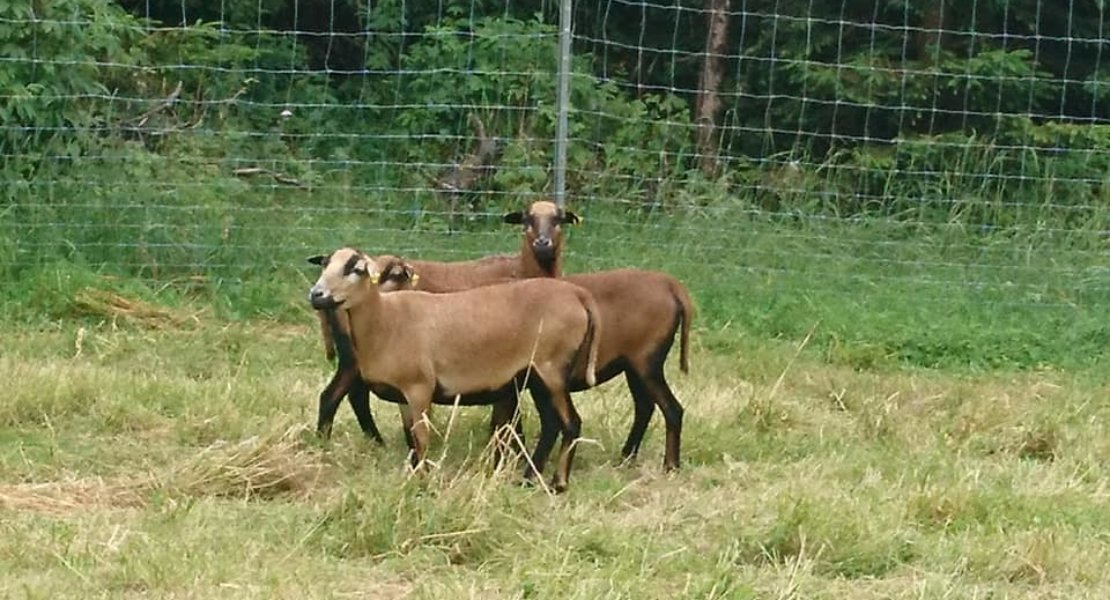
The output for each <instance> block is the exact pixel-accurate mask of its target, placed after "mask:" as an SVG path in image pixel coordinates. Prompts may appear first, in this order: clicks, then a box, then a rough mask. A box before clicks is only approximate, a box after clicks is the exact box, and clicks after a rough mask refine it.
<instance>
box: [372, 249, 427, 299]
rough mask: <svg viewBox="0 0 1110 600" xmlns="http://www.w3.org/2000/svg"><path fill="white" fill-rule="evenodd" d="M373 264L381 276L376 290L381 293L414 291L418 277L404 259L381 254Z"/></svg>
mask: <svg viewBox="0 0 1110 600" xmlns="http://www.w3.org/2000/svg"><path fill="white" fill-rule="evenodd" d="M374 264H375V265H376V266H377V268H378V273H380V274H381V276H380V277H379V279H378V290H380V291H381V292H396V291H398V290H413V289H416V283H417V282H418V281H419V280H420V275H419V274H417V273H416V270H415V269H414V268H413V266H412V265H410V264H409V263H408V262H406V261H405V259H403V258H398V257H396V256H391V255H389V254H383V255H381V256H379V257H378V258H376V259H374Z"/></svg>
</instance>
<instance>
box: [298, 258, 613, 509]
mask: <svg viewBox="0 0 1110 600" xmlns="http://www.w3.org/2000/svg"><path fill="white" fill-rule="evenodd" d="M322 262H323V265H322V266H323V272H322V273H321V275H320V278H319V280H317V282H316V284H315V285H313V286H312V289H311V290H310V291H309V300H310V302H311V304H312V307H313V308H315V309H317V310H333V309H341V310H345V311H346V312H347V316H348V319H349V327H350V332H351V337H352V340H353V347H354V349H355V357H354V360H355V363H356V364H357V366H358V371H359V375H360V377H361V378H362V379H363V380H364V381H366V383H367V384H369V386H370V388H371V389H372V390H374V391H375V393H378V392H379V391H381V392H383V393H392V394H394V395H396V396H398V397H400V398H401V399H403V401H404V403H405V404H406V405H407V407H408V410H407V411H403V414H404V418H405V428H406V429H407V430H410V431H411V432H412V442H411V449H412V462H413V465H414V467H419V466H420V465H422V464H423V460H424V457H425V455H426V452H427V447H428V438H429V427H428V421H427V418H426V416H427V413H428V411H429V410H430V408H431V405H432V403H433V399H434V398H436V397H453V396H455V395H458V394H483V393H494V395H495V396H497V395H498V394H497V392H498V391H499V390H502V389H504V388H505V387H506V386H507V385H509V384H511V382H513V381H517V380H519V379H520V378H521V377H524V376H525V375H527V381H528V383H529V390H530V391H531V392H532V397H533V400H534V402H535V404H536V408H537V411H538V412H539V414H540V426H541V431H540V439H539V440H538V441H537V443H536V448H535V450H534V452H533V456H532V464H533V465H535V468H536V471H542V468H543V466H544V464H545V463H546V461H547V457H548V454H549V453H550V451H551V449H552V448H553V446H554V442H555V438H556V437H557V435H558V431H559V429H562V434H563V436H562V437H563V444H562V448H561V452H560V458H559V463H558V468H557V470H556V473H555V475H554V477H553V478H552V487H553V488H554V489H555V490H557V491H563V490H565V489H566V487H567V484H568V480H569V476H570V470H571V463H572V462H573V458H574V446H575V443H574V442H575V440H576V439H577V438H578V437H579V433H580V429H581V419H580V418H579V417H578V414H577V411H575V409H574V405H573V404H572V403H571V400H570V394H569V391H568V385H567V380H568V378H569V377H570V376H571V375H572V374H573V373H581V374H582V375H581V376H582V377H583V378H584V379H585V381H586V382H592V381H594V380H595V367H596V359H597V350H598V341H597V340H598V337H599V335H600V332H601V331H603V324H602V322H601V320H600V318H598V311H597V306H596V303H595V302H594V300H593V297H592V296H590V294H589V293H588V292H586V291H584V290H582V289H581V288H579V287H577V286H575V285H573V284H568V283H566V282H562V281H555V280H549V279H534V280H527V281H518V282H512V283H505V284H498V285H491V286H487V287H481V288H475V289H471V290H467V291H462V292H456V293H450V294H430V293H425V292H401V293H391V294H382V293H381V292H380V291H379V290H378V284H379V281H380V278H381V275H382V274H381V273H380V272H379V271H378V268H377V266H376V265H375V263H374V261H373V260H372V259H371V258H370V257H369V256H367V255H365V254H363V253H362V252H359V251H358V250H355V249H352V248H340V249H339V250H336V251H335V252H333V253H332V254H331V255H329V256H328V257H327V259H325V260H323V261H322ZM341 398H342V396H337V397H334V398H325V397H321V406H320V414H321V417H327V418H328V420H329V421H330V419H331V417H333V416H334V413H335V409H336V408H337V406H338V404H339V401H340V400H341ZM525 474H526V476H532V475H533V474H534V473H532V471H531V470H529V471H526V473H525Z"/></svg>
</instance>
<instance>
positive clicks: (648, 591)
mask: <svg viewBox="0 0 1110 600" xmlns="http://www.w3.org/2000/svg"><path fill="white" fill-rule="evenodd" d="M105 310H106V312H105V313H104V314H105V315H107V314H116V315H117V318H116V319H115V320H114V324H113V319H111V318H103V317H102V319H101V320H100V321H99V322H98V321H95V320H91V319H85V320H78V321H72V320H71V321H63V322H60V323H56V324H54V325H51V326H42V327H30V326H26V325H21V326H15V327H13V326H8V327H7V328H5V329H4V331H3V338H4V340H5V351H4V353H3V354H2V355H0V377H2V378H3V380H4V381H6V382H7V386H8V388H7V390H6V393H5V401H4V402H3V403H2V404H0V482H2V483H0V571H3V572H4V573H5V577H4V578H2V580H0V596H3V597H27V598H47V597H49V598H59V597H81V598H87V597H112V598H120V597H123V598H130V597H158V598H166V597H180V598H192V597H197V598H200V597H204V598H211V597H226V598H254V597H257V598H274V597H296V598H343V597H367V598H391V597H416V598H431V597H443V596H444V594H448V595H451V596H463V597H516V598H596V597H630V598H632V597H635V598H662V597H674V596H681V597H713V598H766V597H775V598H779V597H782V598H791V597H793V598H846V597H851V598H911V597H912V598H950V597H956V598H972V597H987V596H990V597H996V598H1101V597H1106V595H1107V594H1108V593H1110V575H1108V574H1107V572H1106V569H1105V564H1106V563H1107V561H1108V560H1110V554H1108V551H1107V548H1108V547H1110V546H1108V545H1107V543H1106V542H1107V540H1106V532H1107V531H1110V510H1108V509H1110V507H1108V506H1107V498H1106V494H1105V488H1106V486H1107V483H1108V475H1110V474H1108V472H1107V470H1106V467H1105V465H1106V464H1107V459H1108V458H1110V442H1108V441H1107V440H1110V436H1108V435H1107V433H1108V432H1107V431H1106V427H1105V423H1107V422H1110V413H1108V409H1107V405H1106V403H1105V402H1102V401H1101V400H1102V398H1104V397H1105V395H1106V392H1107V384H1106V381H1105V378H1104V377H1101V376H1096V375H1095V374H1093V372H1090V371H1086V372H1082V371H1077V372H1072V373H1066V372H1060V371H1055V370H1046V371H1039V372H1030V373H1014V372H996V373H993V374H979V375H976V374H953V373H945V372H938V371H923V370H912V369H911V370H907V369H894V370H891V369H872V370H869V371H864V372H861V371H860V370H858V369H855V368H852V367H850V366H845V365H839V364H829V363H827V362H826V361H824V360H822V359H821V357H820V356H812V355H809V354H807V353H805V352H802V353H801V355H800V356H799V355H798V353H797V345H796V344H794V343H787V342H775V341H768V340H763V341H757V340H751V339H749V338H741V342H740V343H741V344H743V345H744V351H743V352H737V353H735V354H729V353H722V352H717V351H710V350H705V349H704V348H703V347H704V344H701V343H699V344H698V346H699V348H702V349H699V350H698V351H697V352H696V353H695V356H694V371H693V373H692V374H691V375H689V376H683V375H681V374H679V373H674V374H673V376H672V381H673V383H674V385H675V388H676V392H677V394H678V395H679V397H680V398H681V399H682V400H683V402H684V404H685V405H686V407H687V420H686V431H685V447H684V459H685V465H684V468H683V470H682V471H680V472H679V473H676V474H671V475H667V474H664V473H663V472H662V471H661V467H660V463H661V459H662V431H661V423H660V422H659V419H658V417H657V418H656V420H655V422H654V423H653V425H652V428H651V430H650V431H649V435H648V439H647V442H646V444H645V450H644V455H643V456H641V459H640V460H639V461H638V462H637V463H636V464H633V465H631V466H625V467H621V466H618V465H616V464H615V459H616V457H617V451H618V449H619V447H620V443H621V442H623V439H624V436H625V434H626V433H627V428H628V426H629V424H630V416H631V407H630V403H629V401H628V400H627V394H626V392H625V390H624V389H623V385H622V384H621V383H620V382H619V381H618V382H612V383H609V384H606V385H605V386H603V387H602V388H599V389H597V390H593V391H590V392H587V393H584V394H581V395H578V396H577V397H576V402H577V404H578V406H579V408H580V409H581V411H582V413H583V418H584V422H585V426H584V435H585V436H586V437H588V438H590V440H592V441H591V442H588V443H586V444H585V445H584V446H583V447H582V448H581V449H580V451H579V453H578V461H577V463H576V465H575V466H576V468H575V472H574V474H573V477H572V480H571V489H570V491H569V492H568V493H567V494H565V495H563V496H559V497H550V496H548V495H546V494H545V493H544V492H543V491H542V490H540V489H525V488H521V487H519V486H518V485H516V472H515V471H513V472H500V473H493V472H492V471H491V469H490V468H489V465H488V463H487V462H486V461H487V460H488V451H487V450H486V449H485V446H484V444H485V424H486V418H487V414H486V411H485V410H483V409H462V410H460V411H459V413H458V415H457V416H456V418H455V419H454V422H453V423H452V422H451V421H452V419H451V411H449V410H438V411H437V412H436V414H435V419H434V420H435V425H436V428H437V429H438V430H439V431H440V432H441V433H443V434H445V435H446V438H447V439H446V440H444V439H443V438H442V437H440V438H437V440H436V441H435V443H434V446H433V449H432V456H433V458H435V459H436V460H437V462H438V467H437V468H436V469H434V470H433V471H432V472H430V473H428V474H426V475H423V476H420V477H416V478H413V477H410V476H409V475H408V474H407V473H406V472H405V471H404V469H403V463H404V450H403V442H402V441H401V435H400V431H399V419H398V418H397V417H396V412H395V410H394V409H393V408H392V407H390V406H388V405H384V404H381V403H375V405H374V407H375V409H376V411H375V412H376V415H377V416H378V419H379V422H380V424H381V426H382V429H383V432H384V434H385V435H386V438H387V442H388V444H387V446H386V447H385V448H379V447H377V446H375V445H373V444H371V443H369V442H366V441H365V440H363V439H361V437H360V434H359V433H358V431H357V426H356V424H355V423H354V419H353V416H352V415H351V414H350V411H349V410H348V409H346V408H344V409H343V410H342V411H341V413H340V415H339V419H338V422H337V426H336V432H335V436H334V438H333V440H332V441H331V442H330V443H327V444H322V443H320V442H318V441H317V440H316V439H315V437H314V436H313V435H311V433H309V432H308V431H306V430H305V429H304V427H305V426H307V425H310V424H311V423H312V421H313V419H314V418H315V398H316V394H317V393H318V391H319V389H320V388H321V387H322V385H323V383H324V382H325V380H326V377H327V375H328V373H329V365H327V364H326V363H325V362H324V360H323V358H322V356H321V355H322V353H321V351H320V347H319V342H318V340H317V336H316V332H315V331H314V329H313V321H312V320H311V319H310V317H309V316H308V315H305V319H304V320H302V322H301V323H285V322H276V321H264V320H238V321H227V320H224V319H221V318H216V317H213V316H210V315H204V314H202V315H199V316H197V318H196V319H195V320H193V319H189V318H186V317H188V316H189V315H188V314H186V315H181V314H179V313H178V312H176V311H177V310H179V309H162V308H161V307H155V306H145V305H138V304H133V305H128V306H127V307H126V310H124V309H119V308H117V309H111V310H108V309H105ZM125 313H127V314H130V315H131V316H130V317H127V316H125ZM140 315H141V316H140ZM175 317H181V320H180V321H174V318H175ZM174 323H177V324H174ZM707 335H708V334H707V332H705V331H704V330H702V331H699V336H698V339H699V341H700V340H701V339H702V338H703V337H706V336H707ZM527 416H528V422H527V426H528V433H529V434H530V436H531V439H533V440H534V437H535V418H534V416H533V415H532V414H531V410H529V411H528V413H527Z"/></svg>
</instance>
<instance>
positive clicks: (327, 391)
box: [316, 368, 358, 438]
mask: <svg viewBox="0 0 1110 600" xmlns="http://www.w3.org/2000/svg"><path fill="white" fill-rule="evenodd" d="M357 378H358V371H352V370H350V369H343V368H339V369H336V371H335V374H334V375H332V377H331V381H329V382H328V385H327V387H325V388H324V391H323V392H321V393H320V414H319V416H318V417H317V419H316V433H318V434H319V435H321V436H323V437H324V438H329V437H331V424H332V422H333V421H334V420H335V411H336V410H338V409H339V403H340V402H342V401H343V396H344V395H346V393H347V390H349V389H350V388H351V382H352V381H353V380H355V379H357Z"/></svg>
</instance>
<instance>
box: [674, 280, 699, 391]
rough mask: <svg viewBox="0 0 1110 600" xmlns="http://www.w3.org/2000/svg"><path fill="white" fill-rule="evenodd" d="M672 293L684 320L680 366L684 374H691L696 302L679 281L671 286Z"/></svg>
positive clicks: (680, 316)
mask: <svg viewBox="0 0 1110 600" xmlns="http://www.w3.org/2000/svg"><path fill="white" fill-rule="evenodd" d="M671 292H672V293H673V294H674V299H675V302H677V303H678V309H679V311H678V312H679V319H681V320H682V333H681V337H680V338H679V346H678V366H679V368H680V369H682V372H683V373H689V372H690V359H689V356H688V355H689V353H690V322H691V321H693V320H694V301H693V300H692V299H691V298H690V292H688V291H686V286H684V285H682V284H681V283H679V282H677V281H675V282H674V284H672V285H671Z"/></svg>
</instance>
